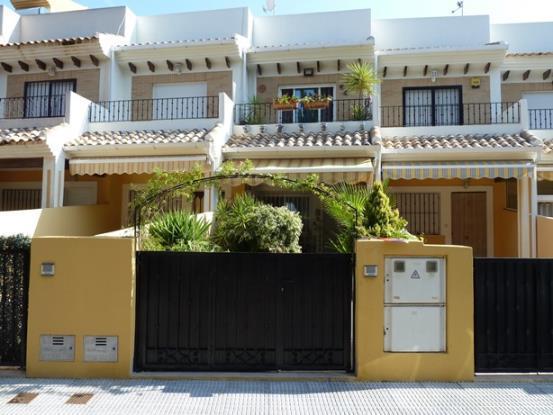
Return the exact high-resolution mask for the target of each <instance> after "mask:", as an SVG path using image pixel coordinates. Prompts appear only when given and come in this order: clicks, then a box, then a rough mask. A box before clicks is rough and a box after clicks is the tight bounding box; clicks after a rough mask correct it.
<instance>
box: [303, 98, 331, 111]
mask: <svg viewBox="0 0 553 415" xmlns="http://www.w3.org/2000/svg"><path fill="white" fill-rule="evenodd" d="M329 105H330V101H328V100H325V101H312V102H304V103H303V108H304V109H306V110H323V109H327V108H328V106H329Z"/></svg>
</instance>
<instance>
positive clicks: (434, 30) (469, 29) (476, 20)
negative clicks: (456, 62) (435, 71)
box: [373, 16, 490, 50]
mask: <svg viewBox="0 0 553 415" xmlns="http://www.w3.org/2000/svg"><path fill="white" fill-rule="evenodd" d="M489 25H490V18H489V16H463V17H462V16H448V17H425V18H414V19H382V20H374V21H373V36H374V37H375V41H376V49H377V50H383V49H396V48H422V47H466V46H478V45H484V44H485V43H488V42H489V41H490V26H489Z"/></svg>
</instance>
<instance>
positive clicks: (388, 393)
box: [0, 378, 553, 415]
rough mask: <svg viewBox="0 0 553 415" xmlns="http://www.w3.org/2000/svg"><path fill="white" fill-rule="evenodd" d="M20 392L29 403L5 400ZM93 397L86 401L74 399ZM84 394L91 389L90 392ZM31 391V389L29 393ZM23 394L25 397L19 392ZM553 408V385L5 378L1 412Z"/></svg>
mask: <svg viewBox="0 0 553 415" xmlns="http://www.w3.org/2000/svg"><path fill="white" fill-rule="evenodd" d="M18 393H35V394H38V395H37V396H36V397H35V398H34V399H32V401H31V402H30V403H27V404H25V403H15V404H14V403H11V404H9V403H7V402H8V401H10V400H12V399H13V398H14V397H15V396H16V395H17V394H18ZM73 394H78V396H77V397H76V401H82V400H86V399H87V398H90V400H89V401H88V402H87V403H86V404H68V403H66V401H67V400H68V399H69V398H70V397H71V395H73ZM86 394H92V397H90V396H87V395H86ZM28 396H32V395H28ZM20 398H21V399H23V400H24V398H25V396H23V395H20ZM371 413H393V414H423V413H424V414H427V413H434V414H447V413H455V414H553V383H540V382H535V383H532V382H528V383H497V382H493V383H449V384H444V383H358V382H274V381H270V382H269V381H226V382H225V381H158V380H155V381H154V380H152V381H149V380H148V381H145V380H129V381H108V380H103V381H81V380H78V381H77V380H35V379H33V380H30V379H12V378H0V414H1V415H8V414H37V415H47V414H55V415H63V414H101V415H109V414H131V415H142V414H145V415H146V414H147V415H161V414H218V415H219V414H316V415H326V414H371Z"/></svg>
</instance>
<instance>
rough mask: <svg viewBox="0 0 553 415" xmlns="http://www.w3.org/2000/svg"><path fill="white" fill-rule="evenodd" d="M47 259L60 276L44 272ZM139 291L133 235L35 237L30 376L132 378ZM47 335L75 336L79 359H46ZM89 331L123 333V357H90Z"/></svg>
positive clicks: (97, 333)
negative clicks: (86, 357) (86, 349)
mask: <svg viewBox="0 0 553 415" xmlns="http://www.w3.org/2000/svg"><path fill="white" fill-rule="evenodd" d="M43 262H53V263H54V264H55V275H54V276H52V277H44V276H41V272H40V268H41V263H43ZM134 292H135V288H134V252H133V240H132V239H115V238H71V237H69V238H56V237H52V238H46V237H45V238H35V239H33V242H32V247H31V272H30V286H29V320H28V331H27V376H29V377H69V378H128V377H130V374H131V370H132V356H133V349H134ZM41 335H74V336H75V360H74V361H72V362H59V361H55V362H51V361H41V360H40V336H41ZM84 336H117V337H118V342H119V345H118V349H119V350H118V360H117V362H115V363H91V362H84V361H83V342H84Z"/></svg>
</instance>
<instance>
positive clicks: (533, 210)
mask: <svg viewBox="0 0 553 415" xmlns="http://www.w3.org/2000/svg"><path fill="white" fill-rule="evenodd" d="M530 180H531V189H530V192H531V193H530V216H531V218H530V220H531V226H530V230H531V234H532V244H531V252H530V254H531V256H532V258H537V256H538V224H537V221H538V168H537V167H536V166H534V168H533V169H532V177H531V179H530Z"/></svg>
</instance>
